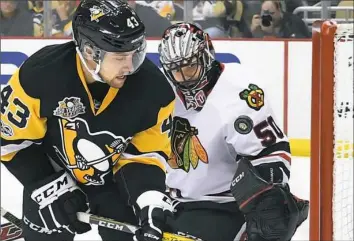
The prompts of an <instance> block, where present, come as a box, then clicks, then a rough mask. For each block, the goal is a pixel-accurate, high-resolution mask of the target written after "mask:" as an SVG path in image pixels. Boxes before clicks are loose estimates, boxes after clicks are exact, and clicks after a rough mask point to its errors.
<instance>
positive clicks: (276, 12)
mask: <svg viewBox="0 0 354 241" xmlns="http://www.w3.org/2000/svg"><path fill="white" fill-rule="evenodd" d="M251 32H252V35H253V37H254V38H264V37H276V38H310V37H311V34H310V32H309V29H308V28H307V26H306V24H305V23H304V21H302V19H301V18H300V17H299V16H296V15H294V14H292V13H288V12H285V11H284V10H283V9H282V3H281V1H264V2H263V3H262V6H261V13H260V15H259V14H255V15H254V16H253V18H252V24H251Z"/></svg>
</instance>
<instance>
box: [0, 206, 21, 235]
mask: <svg viewBox="0 0 354 241" xmlns="http://www.w3.org/2000/svg"><path fill="white" fill-rule="evenodd" d="M1 217H3V218H5V219H6V220H8V221H10V222H11V223H3V224H1V232H0V240H3V241H12V240H17V239H19V238H22V228H21V226H22V224H21V220H20V219H18V218H17V217H16V216H15V215H13V214H12V213H10V212H8V211H7V210H5V209H3V208H2V207H1Z"/></svg>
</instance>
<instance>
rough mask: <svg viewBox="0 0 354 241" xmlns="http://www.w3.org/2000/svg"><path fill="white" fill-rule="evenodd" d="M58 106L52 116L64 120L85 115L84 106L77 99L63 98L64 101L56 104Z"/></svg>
mask: <svg viewBox="0 0 354 241" xmlns="http://www.w3.org/2000/svg"><path fill="white" fill-rule="evenodd" d="M58 105H59V106H58V107H57V108H56V109H55V110H54V112H53V115H55V116H59V117H61V118H64V119H70V118H74V117H76V116H78V115H81V114H84V113H85V106H84V105H83V104H82V103H81V100H80V98H78V97H65V98H64V100H61V101H59V102H58Z"/></svg>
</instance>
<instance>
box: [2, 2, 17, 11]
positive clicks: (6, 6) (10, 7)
mask: <svg viewBox="0 0 354 241" xmlns="http://www.w3.org/2000/svg"><path fill="white" fill-rule="evenodd" d="M16 6H17V3H16V2H15V1H13V0H12V1H1V2H0V10H1V12H2V13H3V14H10V13H12V12H14V11H15V9H16Z"/></svg>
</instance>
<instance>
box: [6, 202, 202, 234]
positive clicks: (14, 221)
mask: <svg viewBox="0 0 354 241" xmlns="http://www.w3.org/2000/svg"><path fill="white" fill-rule="evenodd" d="M1 217H4V218H5V219H7V220H8V221H10V222H11V224H9V223H7V224H3V225H1V238H0V240H2V241H12V240H16V239H19V238H21V237H22V228H21V226H22V223H21V220H20V219H19V218H17V217H16V216H15V215H13V214H12V213H10V212H9V211H7V210H5V209H4V208H2V207H1ZM77 218H78V220H79V221H81V222H84V223H88V224H92V225H97V226H100V227H105V228H109V229H114V230H118V231H121V232H126V233H132V234H133V233H135V231H136V230H137V229H138V227H136V226H134V225H131V224H126V223H122V222H118V221H116V220H113V219H110V218H105V217H100V216H96V215H93V214H89V213H84V212H78V213H77ZM11 229H12V231H11ZM3 231H6V233H5V232H4V235H3ZM9 231H11V232H10V233H9ZM163 241H202V240H201V239H198V238H192V237H188V236H185V235H183V236H182V235H179V234H173V233H167V232H165V233H164V234H163Z"/></svg>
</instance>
